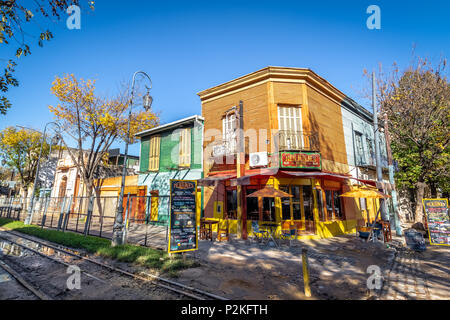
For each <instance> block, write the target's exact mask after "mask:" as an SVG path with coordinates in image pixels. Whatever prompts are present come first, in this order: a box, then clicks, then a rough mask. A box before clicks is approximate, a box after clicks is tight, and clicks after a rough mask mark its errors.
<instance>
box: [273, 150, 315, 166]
mask: <svg viewBox="0 0 450 320" xmlns="http://www.w3.org/2000/svg"><path fill="white" fill-rule="evenodd" d="M280 160H281V161H280V167H281V168H286V169H289V168H295V169H317V170H321V169H322V159H321V156H320V153H319V152H280Z"/></svg>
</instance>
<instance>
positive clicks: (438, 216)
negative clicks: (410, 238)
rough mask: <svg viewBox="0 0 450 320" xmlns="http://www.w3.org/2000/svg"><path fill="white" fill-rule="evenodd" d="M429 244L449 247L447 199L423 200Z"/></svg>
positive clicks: (449, 231) (449, 223)
mask: <svg viewBox="0 0 450 320" xmlns="http://www.w3.org/2000/svg"><path fill="white" fill-rule="evenodd" d="M423 206H424V208H425V215H426V218H427V224H428V231H429V235H430V244H433V245H446V246H448V245H450V219H449V215H448V202H447V199H424V200H423Z"/></svg>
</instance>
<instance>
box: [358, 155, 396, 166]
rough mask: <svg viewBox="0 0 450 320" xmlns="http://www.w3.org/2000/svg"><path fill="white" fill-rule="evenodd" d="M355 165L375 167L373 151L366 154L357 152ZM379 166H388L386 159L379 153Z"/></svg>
mask: <svg viewBox="0 0 450 320" xmlns="http://www.w3.org/2000/svg"><path fill="white" fill-rule="evenodd" d="M355 158H356V159H355V160H356V165H357V166H358V167H368V168H376V166H377V161H376V157H375V153H370V154H367V155H364V154H357V155H356V157H355ZM380 160H381V167H382V168H387V167H389V163H388V159H387V157H386V156H384V155H380Z"/></svg>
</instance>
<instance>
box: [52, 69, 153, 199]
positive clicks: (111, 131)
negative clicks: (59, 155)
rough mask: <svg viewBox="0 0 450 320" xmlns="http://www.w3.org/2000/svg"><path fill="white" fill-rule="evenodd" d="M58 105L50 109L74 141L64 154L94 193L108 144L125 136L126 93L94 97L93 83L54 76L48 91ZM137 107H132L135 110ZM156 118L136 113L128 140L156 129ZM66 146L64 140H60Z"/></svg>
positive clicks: (142, 112) (66, 142)
mask: <svg viewBox="0 0 450 320" xmlns="http://www.w3.org/2000/svg"><path fill="white" fill-rule="evenodd" d="M51 90H52V93H53V94H54V95H55V96H56V97H57V98H58V99H59V101H60V103H59V104H58V105H56V106H50V107H49V109H50V111H51V112H52V113H53V114H54V116H55V117H56V119H57V121H58V122H59V123H60V125H61V126H62V128H63V131H64V132H65V133H66V134H67V135H68V136H69V137H70V138H72V139H73V140H74V141H75V142H76V145H77V146H76V148H67V151H68V153H69V155H70V157H71V159H72V161H73V162H74V164H75V165H76V167H77V168H78V170H79V172H80V173H81V178H82V180H83V183H84V184H85V186H86V187H87V195H88V196H90V195H92V193H93V190H94V178H95V173H96V170H97V168H98V166H99V165H100V164H101V163H102V159H104V157H105V155H106V154H107V152H108V150H109V149H110V147H111V144H112V143H113V142H114V141H118V140H122V141H124V139H125V138H126V136H127V128H128V126H127V124H128V110H129V109H128V106H129V101H130V99H129V95H128V90H126V91H125V92H124V93H121V94H119V95H118V96H117V97H114V98H101V97H98V96H96V95H95V94H94V90H95V81H93V80H83V79H77V78H76V77H75V76H74V75H66V76H64V77H62V78H60V77H56V79H55V81H54V82H53V86H52V88H51ZM136 109H138V108H135V110H136ZM158 122H159V119H158V116H157V115H156V114H155V113H152V112H144V111H135V112H133V113H132V116H131V122H130V138H131V142H133V141H134V134H135V133H137V132H138V131H141V130H144V129H149V128H152V127H154V126H156V125H157V124H158ZM63 143H64V145H65V146H66V147H67V144H68V140H67V138H64V139H63Z"/></svg>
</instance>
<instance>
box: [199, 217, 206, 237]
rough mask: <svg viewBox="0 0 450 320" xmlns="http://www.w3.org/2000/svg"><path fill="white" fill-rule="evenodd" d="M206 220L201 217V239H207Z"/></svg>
mask: <svg viewBox="0 0 450 320" xmlns="http://www.w3.org/2000/svg"><path fill="white" fill-rule="evenodd" d="M204 222H205V220H204V219H203V218H202V219H200V239H201V240H205V239H206V226H205V223H204Z"/></svg>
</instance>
